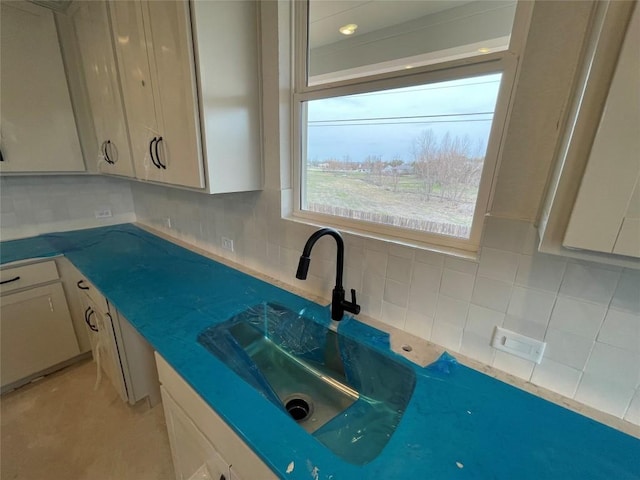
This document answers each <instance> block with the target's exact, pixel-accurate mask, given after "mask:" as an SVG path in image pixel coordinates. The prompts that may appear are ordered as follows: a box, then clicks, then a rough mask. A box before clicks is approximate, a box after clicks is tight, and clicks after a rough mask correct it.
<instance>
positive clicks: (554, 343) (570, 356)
mask: <svg viewBox="0 0 640 480" xmlns="http://www.w3.org/2000/svg"><path fill="white" fill-rule="evenodd" d="M544 341H545V342H546V343H547V347H546V349H545V351H544V357H545V358H549V359H550V360H553V361H555V362H557V363H561V364H563V365H567V366H569V367H573V368H576V369H578V370H582V369H583V368H584V366H585V364H586V363H587V359H588V358H589V354H590V353H591V349H592V348H593V343H594V342H593V340H589V339H587V338H585V337H581V336H579V335H574V334H573V333H568V332H563V331H562V330H556V329H554V328H549V329H548V330H547V334H546V335H545V337H544Z"/></svg>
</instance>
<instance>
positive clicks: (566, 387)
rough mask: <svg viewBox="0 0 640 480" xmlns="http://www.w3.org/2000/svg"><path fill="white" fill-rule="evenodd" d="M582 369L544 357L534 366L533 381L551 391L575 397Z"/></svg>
mask: <svg viewBox="0 0 640 480" xmlns="http://www.w3.org/2000/svg"><path fill="white" fill-rule="evenodd" d="M581 374H582V371H580V370H576V369H575V368H571V367H569V366H567V365H565V364H563V363H558V362H554V361H553V360H551V359H550V358H543V359H542V362H541V363H540V364H539V365H536V366H535V367H534V368H533V375H531V383H535V384H536V385H540V386H541V387H544V388H548V389H549V390H551V391H554V392H556V393H559V394H560V395H564V396H565V397H569V398H573V395H574V394H575V393H576V389H577V388H578V383H579V382H580V377H581Z"/></svg>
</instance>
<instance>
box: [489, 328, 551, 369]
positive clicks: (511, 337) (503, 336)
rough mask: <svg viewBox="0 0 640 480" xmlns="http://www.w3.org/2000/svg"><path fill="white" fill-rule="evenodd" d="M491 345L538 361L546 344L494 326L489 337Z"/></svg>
mask: <svg viewBox="0 0 640 480" xmlns="http://www.w3.org/2000/svg"><path fill="white" fill-rule="evenodd" d="M491 346H492V347H494V348H496V349H498V350H502V351H503V352H507V353H510V354H511V355H515V356H516V357H520V358H524V359H526V360H531V361H532V362H536V363H540V362H541V361H542V356H543V355H544V349H545V347H546V346H547V344H546V343H544V342H541V341H540V340H536V339H535V338H531V337H526V336H524V335H521V334H519V333H516V332H512V331H511V330H507V329H506V328H502V327H498V326H496V329H495V331H494V332H493V338H492V339H491Z"/></svg>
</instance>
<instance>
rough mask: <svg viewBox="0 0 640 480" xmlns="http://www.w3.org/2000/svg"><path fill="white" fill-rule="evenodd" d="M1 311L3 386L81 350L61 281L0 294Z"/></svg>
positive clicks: (0, 350)
mask: <svg viewBox="0 0 640 480" xmlns="http://www.w3.org/2000/svg"><path fill="white" fill-rule="evenodd" d="M0 312H1V315H0V379H1V382H2V386H3V387H4V386H5V385H8V384H11V383H13V382H15V381H17V380H21V379H23V378H25V377H28V376H29V375H33V374H35V373H38V372H40V371H42V370H45V369H46V368H49V367H52V366H54V365H56V364H58V363H61V362H64V361H65V360H69V359H70V358H73V357H75V356H76V355H78V354H79V353H80V349H79V348H78V341H77V340H76V335H75V333H74V331H73V326H72V324H71V317H70V315H69V309H68V308H67V301H66V299H65V296H64V291H63V290H62V285H61V284H60V283H53V284H51V285H45V286H43V287H37V288H32V289H30V290H26V291H22V292H18V293H12V294H10V295H5V296H3V297H0Z"/></svg>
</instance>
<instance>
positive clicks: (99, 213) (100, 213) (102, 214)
mask: <svg viewBox="0 0 640 480" xmlns="http://www.w3.org/2000/svg"><path fill="white" fill-rule="evenodd" d="M93 213H94V214H95V216H96V218H109V217H111V216H112V214H111V209H110V208H103V209H101V210H96V211H94V212H93Z"/></svg>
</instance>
